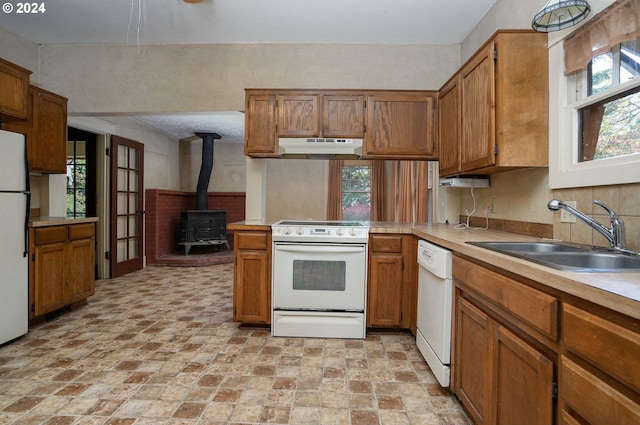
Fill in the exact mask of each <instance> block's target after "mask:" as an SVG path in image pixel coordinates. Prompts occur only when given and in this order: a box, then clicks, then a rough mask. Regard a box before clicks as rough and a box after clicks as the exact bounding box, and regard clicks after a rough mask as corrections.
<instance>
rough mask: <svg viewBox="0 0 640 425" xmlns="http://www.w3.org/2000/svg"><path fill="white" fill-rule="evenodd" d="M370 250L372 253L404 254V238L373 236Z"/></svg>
mask: <svg viewBox="0 0 640 425" xmlns="http://www.w3.org/2000/svg"><path fill="white" fill-rule="evenodd" d="M369 249H370V250H371V252H402V236H401V235H397V236H396V235H393V236H386V235H372V236H371V238H370V240H369Z"/></svg>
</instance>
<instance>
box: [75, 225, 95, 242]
mask: <svg viewBox="0 0 640 425" xmlns="http://www.w3.org/2000/svg"><path fill="white" fill-rule="evenodd" d="M94 228H95V226H94V225H93V223H89V224H74V225H73V226H69V240H72V241H73V240H76V239H88V238H92V237H93V232H94Z"/></svg>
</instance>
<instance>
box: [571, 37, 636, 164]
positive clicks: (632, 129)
mask: <svg viewBox="0 0 640 425" xmlns="http://www.w3.org/2000/svg"><path fill="white" fill-rule="evenodd" d="M638 47H640V39H638V40H633V41H630V42H625V43H622V44H620V45H618V46H616V47H614V49H612V50H611V51H609V52H607V53H604V54H602V55H599V56H596V57H595V58H593V59H592V60H591V62H590V63H589V65H588V66H587V69H585V70H584V71H583V72H580V73H578V75H577V77H576V78H584V79H586V86H587V98H590V97H593V96H594V95H598V94H600V95H601V96H605V98H604V99H602V100H598V101H596V102H595V103H592V104H590V105H587V106H585V107H582V108H580V109H579V117H580V118H579V119H580V124H579V125H580V129H581V131H580V142H579V148H580V150H579V161H580V162H584V161H594V160H599V159H604V158H614V157H618V156H622V155H630V154H636V153H640V87H634V88H632V89H630V90H628V91H624V92H622V93H615V94H612V95H610V94H609V93H610V92H612V91H613V90H615V88H616V87H618V86H620V85H621V84H624V83H626V82H628V81H632V80H633V79H635V78H636V77H637V76H638V74H639V71H640V53H639V51H640V50H639V49H638Z"/></svg>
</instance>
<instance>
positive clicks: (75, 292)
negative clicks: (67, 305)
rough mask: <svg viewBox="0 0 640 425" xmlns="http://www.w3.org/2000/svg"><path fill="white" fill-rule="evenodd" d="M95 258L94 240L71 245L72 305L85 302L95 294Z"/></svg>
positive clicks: (68, 260) (69, 265) (69, 256)
mask: <svg viewBox="0 0 640 425" xmlns="http://www.w3.org/2000/svg"><path fill="white" fill-rule="evenodd" d="M94 256H95V251H94V246H93V239H80V240H76V241H72V242H71V243H70V244H69V255H68V257H67V264H68V267H69V281H70V288H71V301H70V302H72V303H74V302H78V301H83V300H85V299H86V298H87V297H89V296H91V295H93V294H94V287H95V286H94V281H95V271H94V267H95V266H94V264H95V258H94Z"/></svg>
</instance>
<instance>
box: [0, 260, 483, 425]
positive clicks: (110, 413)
mask: <svg viewBox="0 0 640 425" xmlns="http://www.w3.org/2000/svg"><path fill="white" fill-rule="evenodd" d="M232 279H233V269H232V265H231V264H222V265H214V266H207V267H193V268H185V267H147V268H145V269H144V270H141V271H139V272H135V273H132V274H130V275H128V276H125V277H123V278H118V279H112V280H102V281H99V282H97V283H96V294H95V295H94V296H93V297H91V298H90V300H89V304H88V305H85V306H83V307H81V308H78V309H75V310H73V311H65V312H63V313H61V314H59V315H57V316H56V317H53V318H50V320H48V321H47V322H44V323H41V324H39V325H37V326H36V327H34V328H33V329H32V330H31V331H30V332H29V334H28V335H27V336H25V337H23V338H21V339H18V340H16V341H14V342H12V343H10V344H7V345H5V346H2V347H0V424H51V425H54V424H55V425H66V424H114V425H128V424H147V425H152V424H174V425H179V424H180V425H187V424H200V425H205V424H210V425H213V424H305V425H312V424H322V425H328V424H338V425H342V424H351V425H370V424H385V425H386V424H420V425H435V424H438V425H469V424H470V423H471V422H470V421H469V420H468V419H467V416H466V415H465V414H464V412H463V411H462V409H461V407H460V405H459V403H458V402H457V401H456V400H455V398H454V397H453V396H452V395H451V394H450V393H449V392H448V391H445V390H442V389H441V388H440V386H439V385H438V384H437V383H436V381H435V379H434V377H433V375H432V374H431V372H430V371H429V369H428V367H427V365H426V363H425V362H424V360H423V359H422V357H421V356H420V354H419V352H418V351H417V349H416V346H415V343H414V340H413V338H412V337H411V335H409V334H404V333H370V334H369V335H368V336H367V338H366V340H339V339H313V338H273V337H271V336H270V335H269V332H268V330H265V329H259V328H258V329H256V328H253V329H247V328H242V327H240V326H239V325H238V324H237V323H234V322H232V320H231V318H232Z"/></svg>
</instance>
